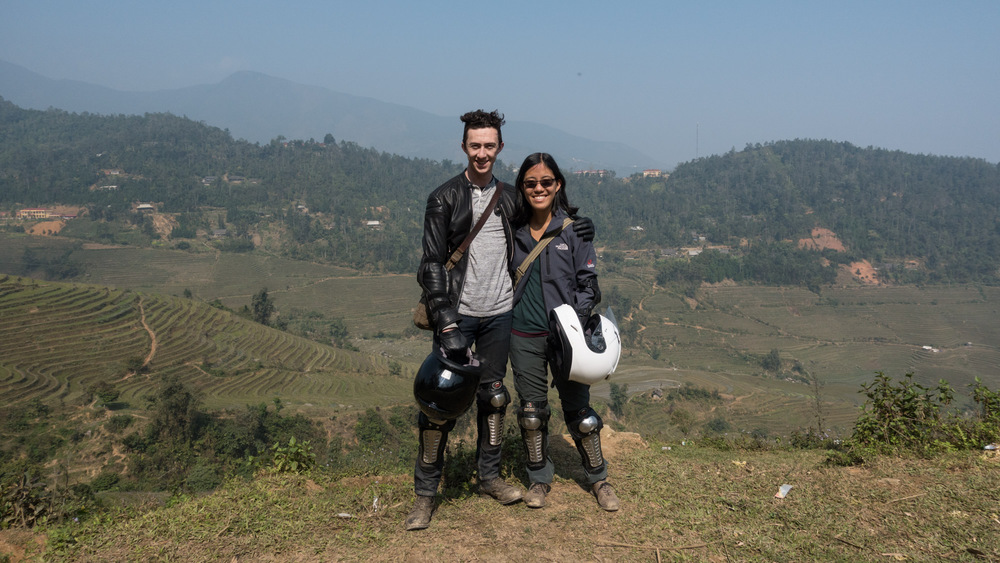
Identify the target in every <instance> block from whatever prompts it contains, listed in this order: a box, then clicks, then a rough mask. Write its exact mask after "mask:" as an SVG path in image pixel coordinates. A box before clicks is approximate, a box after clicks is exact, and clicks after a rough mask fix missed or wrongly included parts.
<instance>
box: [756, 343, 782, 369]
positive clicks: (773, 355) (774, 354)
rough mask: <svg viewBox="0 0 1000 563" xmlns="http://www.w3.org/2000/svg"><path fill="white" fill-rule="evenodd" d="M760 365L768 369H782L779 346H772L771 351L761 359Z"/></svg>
mask: <svg viewBox="0 0 1000 563" xmlns="http://www.w3.org/2000/svg"><path fill="white" fill-rule="evenodd" d="M760 367H762V368H764V369H766V370H767V371H778V370H779V369H781V353H780V352H778V349H777V348H772V349H771V351H770V352H768V354H767V355H766V356H764V358H763V359H762V360H761V361H760Z"/></svg>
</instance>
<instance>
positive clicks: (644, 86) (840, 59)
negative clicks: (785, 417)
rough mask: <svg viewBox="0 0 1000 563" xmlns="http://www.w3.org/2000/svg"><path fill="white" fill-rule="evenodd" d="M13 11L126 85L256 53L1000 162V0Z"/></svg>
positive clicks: (702, 135)
mask: <svg viewBox="0 0 1000 563" xmlns="http://www.w3.org/2000/svg"><path fill="white" fill-rule="evenodd" d="M0 14H2V18H0V59H3V60H6V61H8V62H11V63H14V64H18V65H21V66H24V67H26V68H28V69H29V70H32V71H34V72H37V73H39V74H42V75H44V76H47V77H49V78H57V79H58V78H65V79H74V80H82V81H86V82H91V83H95V84H100V85H104V86H109V87H112V88H117V89H121V90H157V89H166V88H180V87H184V86H192V85H196V84H205V83H214V82H218V81H220V80H222V79H223V78H225V77H226V76H228V75H229V74H231V73H233V72H235V71H238V70H252V71H257V72H262V73H264V74H268V75H271V76H275V77H279V78H285V79H288V80H292V81H294V82H299V83H303V84H312V85H318V86H324V87H327V88H330V89H332V90H337V91H341V92H345V93H348V94H354V95H359V96H367V97H371V98H376V99H378V100H382V101H386V102H392V103H396V104H402V105H406V106H411V107H414V108H418V109H421V110H425V111H428V112H431V113H434V114H438V115H454V116H456V117H457V116H458V115H459V114H461V113H463V112H465V111H467V110H469V109H474V108H478V107H482V108H485V109H494V108H498V109H500V111H502V112H504V113H505V114H506V116H507V118H508V120H514V121H533V122H537V123H544V124H546V125H550V126H553V127H556V128H558V129H561V130H563V131H566V132H569V133H572V134H575V135H579V136H581V137H586V138H590V139H596V140H606V141H619V142H624V143H627V144H629V145H632V146H634V147H636V148H637V149H640V150H642V151H643V152H645V153H646V154H648V155H650V156H652V157H654V158H656V159H658V160H659V161H662V162H663V163H664V164H665V165H666V166H668V167H672V166H673V165H674V164H676V163H678V162H683V161H687V160H691V159H693V158H695V157H696V156H708V155H711V154H719V153H722V152H726V151H728V150H730V149H732V148H735V149H737V150H740V149H742V148H743V147H744V146H745V145H746V144H747V143H758V142H759V143H763V142H768V141H775V140H784V139H795V138H810V139H832V140H836V141H848V142H851V143H854V144H856V145H860V146H869V145H871V146H876V147H882V148H888V149H893V150H903V151H906V152H913V153H925V154H938V155H949V156H973V157H978V158H985V159H986V160H988V161H990V162H993V163H996V162H1000V103H998V101H997V100H998V99H1000V94H998V93H1000V2H997V1H996V0H988V1H963V0H951V1H949V2H941V1H934V2H925V1H921V0H910V1H891V0H886V1H880V0H868V1H864V2H860V1H853V0H845V1H825V2H814V1H809V0H798V1H788V2H785V1H773V2H771V1H767V0H758V1H756V2H750V1H746V2H742V1H740V2H735V1H734V2H723V1H716V2H711V1H705V2H672V1H665V0H659V1H655V2H629V1H627V0H623V1H622V2H609V1H607V0H603V1H600V2H591V1H587V0H584V1H577V2H556V1H544V0H536V1H534V2H526V1H519V0H515V1H508V2H498V3H471V2H440V1H433V0H432V1H425V2H413V1H401V0H364V1H355V2H350V3H347V2H339V1H326V2H318V1H294V0H286V1H284V2H265V1H247V2H235V1H226V2H223V1H214V0H200V1H198V2H191V1H187V0H179V1H173V2H156V3H149V2H136V1H127V2H126V1H107V0H91V1H85V2H84V1H78V0H62V1H55V0H0ZM0 95H2V92H0ZM456 131H458V122H457V119H456ZM539 149H540V150H553V149H551V148H547V147H539ZM456 153H458V149H457V148H456ZM456 156H460V155H458V154H456Z"/></svg>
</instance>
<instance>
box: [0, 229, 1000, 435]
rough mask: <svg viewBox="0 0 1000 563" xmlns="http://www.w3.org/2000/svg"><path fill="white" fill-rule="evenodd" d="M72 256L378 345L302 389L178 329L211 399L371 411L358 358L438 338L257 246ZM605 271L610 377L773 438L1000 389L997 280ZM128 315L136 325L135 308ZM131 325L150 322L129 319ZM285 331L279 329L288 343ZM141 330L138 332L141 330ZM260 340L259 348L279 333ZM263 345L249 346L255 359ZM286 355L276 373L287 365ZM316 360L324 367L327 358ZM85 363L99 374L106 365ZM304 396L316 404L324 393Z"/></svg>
mask: <svg viewBox="0 0 1000 563" xmlns="http://www.w3.org/2000/svg"><path fill="white" fill-rule="evenodd" d="M2 242H3V244H0V262H7V261H16V260H17V259H18V258H19V256H20V254H22V253H23V249H24V248H25V247H32V248H35V249H36V251H37V252H38V253H39V254H43V253H45V252H49V253H53V252H60V250H59V245H67V244H70V243H69V242H67V241H65V240H62V239H60V238H59V237H30V236H13V235H6V236H5V238H3V239H2ZM72 257H73V260H74V261H76V262H77V263H79V264H80V265H81V266H82V268H83V269H84V271H85V272H86V274H85V275H86V278H85V279H86V280H88V282H90V283H93V284H96V285H97V286H107V287H110V288H115V289H116V290H118V291H124V290H126V289H132V290H134V291H137V292H141V293H143V294H144V295H146V294H147V293H148V294H150V295H149V296H148V297H149V298H152V294H155V295H159V296H163V299H165V300H166V299H167V297H166V296H168V295H169V296H180V295H182V294H184V293H185V291H188V292H190V294H191V295H192V296H193V299H183V298H176V299H174V300H172V301H169V303H177V304H184V305H186V306H190V307H194V306H195V304H196V303H201V304H202V305H203V304H204V303H205V302H210V301H214V300H218V301H219V302H220V303H222V304H223V305H225V306H227V307H229V308H231V309H240V308H242V307H244V306H246V305H248V304H249V302H250V298H251V296H252V295H253V294H254V293H255V292H257V291H258V290H259V289H261V288H262V287H267V288H268V291H269V294H270V296H271V297H272V299H273V300H274V302H275V304H276V306H277V309H278V312H279V315H280V316H282V317H283V318H290V319H304V318H315V319H318V321H319V322H326V321H330V320H332V319H342V320H343V322H344V324H345V326H346V327H347V329H348V332H349V336H350V343H351V345H353V346H355V347H357V348H358V349H359V350H361V351H362V352H364V353H366V354H367V356H359V357H363V358H368V359H358V360H354V359H351V360H348V359H347V358H354V357H355V356H356V355H352V354H351V353H348V352H345V351H342V350H335V351H334V352H335V353H336V357H337V358H339V359H335V360H332V361H333V362H334V365H336V366H337V367H333V368H328V367H317V368H309V369H310V370H311V372H309V373H308V375H307V377H306V378H305V379H303V380H302V381H299V382H292V379H295V378H296V377H298V375H304V374H307V372H305V371H304V370H305V369H306V368H305V367H304V366H305V365H306V364H303V363H301V361H299V363H295V362H291V363H288V364H287V365H286V364H284V362H285V360H284V359H280V358H273V359H271V360H261V361H262V365H261V366H260V367H259V368H258V367H256V364H253V367H252V369H251V367H250V365H251V364H250V361H249V360H246V359H242V360H239V359H237V356H239V355H240V354H241V353H240V352H238V350H240V349H241V348H243V347H245V346H247V345H248V344H247V343H246V342H243V343H241V342H239V340H238V339H235V337H234V339H233V340H232V341H229V342H226V343H222V342H220V341H219V338H221V336H217V337H215V338H214V339H210V344H211V346H213V347H217V346H220V345H223V344H224V346H228V347H229V348H228V350H229V351H228V352H225V351H215V350H213V351H209V352H202V351H200V347H201V346H203V345H204V344H203V343H202V341H203V340H205V337H204V335H203V334H195V333H190V334H186V335H185V334H182V335H179V336H177V338H179V339H181V340H183V338H188V337H190V338H192V340H191V341H190V342H187V343H186V344H183V345H182V344H177V345H176V346H175V348H176V347H180V348H181V349H183V350H185V352H186V353H188V352H189V353H188V355H187V357H184V358H172V359H169V360H168V359H167V358H168V356H167V354H168V353H169V352H167V351H165V352H163V355H161V356H160V358H159V359H156V358H154V360H153V362H152V363H151V367H152V368H153V369H154V371H156V370H160V371H171V372H174V371H176V372H177V373H179V374H183V375H184V377H191V378H193V379H191V381H198V384H199V387H201V386H205V388H206V389H207V390H209V391H210V392H211V393H212V394H213V395H214V397H213V398H212V399H211V400H212V401H213V402H214V403H215V404H223V403H226V402H227V401H229V402H230V403H236V404H239V403H240V401H245V400H249V399H252V398H254V397H260V398H263V399H264V400H269V399H270V398H271V397H273V396H281V397H282V399H283V400H287V401H289V402H290V403H292V404H300V403H303V402H306V400H305V399H299V398H297V397H296V395H298V396H304V395H309V396H312V395H313V394H314V392H315V390H316V389H319V390H320V391H319V396H320V397H324V398H323V399H322V400H320V401H319V404H326V403H324V401H328V404H353V405H370V404H374V403H373V400H372V398H373V397H376V396H377V395H376V394H371V396H370V397H369V398H367V399H366V398H365V397H364V395H365V394H366V391H365V388H361V389H355V388H352V387H350V385H351V383H353V382H356V381H357V380H358V378H357V377H355V376H354V375H351V374H356V373H357V372H356V371H355V370H357V369H361V370H362V371H364V368H363V367H359V366H363V365H367V364H366V363H365V362H373V363H371V365H373V366H375V368H374V369H375V373H376V374H377V373H383V374H384V373H387V369H388V366H389V364H391V363H393V362H395V363H397V364H398V365H400V366H402V367H403V368H404V369H405V370H413V369H415V368H416V367H417V366H418V365H419V363H420V361H422V359H423V357H424V356H425V355H426V353H427V349H428V344H429V336H428V334H427V333H424V332H421V331H417V330H415V329H413V328H412V327H411V325H410V307H411V306H412V304H413V303H415V302H416V300H417V297H418V288H417V285H416V282H415V280H414V279H413V277H412V276H408V275H360V274H358V273H357V272H355V271H352V270H348V269H344V268H337V267H332V266H328V265H324V264H316V263H311V262H304V261H295V260H289V259H285V258H280V257H274V256H268V255H263V254H259V253H249V254H232V253H215V252H196V253H192V252H182V251H174V250H165V249H137V248H130V247H100V246H90V247H83V248H80V249H78V250H76V251H74V252H73V254H72ZM609 270H611V271H609V272H607V273H606V274H605V275H602V282H601V284H602V289H603V290H604V294H605V302H606V303H611V304H612V305H613V306H614V307H615V311H616V314H618V316H619V318H620V319H621V320H622V324H623V328H625V329H626V330H627V333H628V334H627V337H628V338H627V346H626V351H625V355H624V357H623V358H622V361H621V364H620V366H619V370H618V372H617V373H616V374H615V377H614V381H615V382H617V383H619V384H627V385H628V386H629V392H630V394H632V395H635V394H639V393H644V392H650V391H652V390H655V389H670V388H672V387H677V386H679V385H681V384H682V383H685V382H687V383H691V384H693V385H695V386H698V387H702V388H706V389H710V390H717V391H719V392H720V393H722V394H723V395H724V397H725V398H726V403H725V404H724V405H715V409H712V408H711V407H707V408H705V409H701V410H703V411H706V412H704V413H701V414H699V416H708V415H709V414H711V416H717V415H722V416H724V417H725V418H726V419H727V420H728V421H729V422H730V423H731V424H732V425H733V426H734V427H735V428H738V429H746V430H753V429H760V428H765V429H767V430H768V431H769V432H772V433H787V432H789V431H790V430H794V429H796V428H803V427H807V426H815V425H816V424H818V421H817V416H821V418H822V421H823V423H824V425H825V426H826V427H828V428H830V429H831V430H833V431H835V432H837V433H838V434H841V435H843V434H844V433H846V432H848V431H849V430H850V426H851V424H852V423H853V420H854V418H855V416H856V414H857V407H858V406H859V405H860V403H861V399H862V397H861V396H860V395H859V393H858V391H859V389H860V385H861V384H862V383H865V382H867V381H870V380H871V379H872V377H873V375H874V373H875V372H877V371H884V372H885V373H887V374H890V375H893V376H896V377H899V376H902V374H904V373H908V372H912V373H914V374H915V377H916V380H917V381H919V382H922V383H924V384H932V383H935V382H936V381H937V380H938V379H942V378H944V379H947V380H948V381H949V382H951V384H952V385H953V386H954V387H955V388H956V389H957V390H958V391H959V397H958V401H959V403H960V404H967V402H968V397H967V394H965V390H966V385H967V384H969V383H971V382H972V381H973V380H974V378H975V377H977V376H978V377H980V378H982V379H983V381H984V382H985V383H986V384H987V385H988V386H989V387H990V388H997V387H1000V373H997V372H996V371H995V370H994V369H993V366H996V365H1000V328H998V326H1000V325H997V323H996V317H997V311H998V310H1000V289H998V288H995V287H989V286H985V287H980V286H959V285H951V286H925V287H918V286H870V285H864V284H859V283H855V282H853V281H850V280H845V281H843V282H842V283H838V284H835V285H833V286H829V287H825V288H823V289H822V291H821V293H820V294H818V295H817V294H816V293H813V292H810V291H807V290H805V289H801V288H781V287H764V286H752V285H740V286H737V285H726V284H716V285H703V286H702V287H701V288H699V289H697V290H696V291H695V292H694V294H693V297H691V296H689V295H688V293H687V292H686V290H685V291H682V289H680V288H675V287H673V286H666V287H660V286H657V285H655V283H654V282H653V280H654V279H655V272H654V271H653V270H652V269H651V268H649V267H648V266H646V265H644V263H643V262H642V261H638V260H637V261H630V262H628V263H627V264H626V265H625V266H620V267H617V268H613V269H612V268H609ZM39 283H41V282H39ZM616 295H617V296H618V297H617V298H616V297H615V296H616ZM133 300H134V297H133ZM167 302H168V301H164V303H167ZM151 306H152V305H151ZM164 306H165V305H164ZM624 307H628V308H629V310H623V308H624ZM152 310H155V309H152ZM213 311H215V313H214V314H220V313H221V312H219V311H217V310H213ZM5 316H6V315H5ZM152 319H153V323H154V325H155V324H156V323H159V322H163V321H159V320H157V318H156V317H155V316H154V317H152ZM132 322H133V323H137V321H136V320H135V318H134V317H133V318H132ZM167 322H169V321H167ZM185 323H187V321H183V322H181V323H180V324H185ZM241 326H242V325H241ZM133 328H135V329H137V328H138V325H137V324H133ZM261 328H262V327H261ZM239 331H245V329H243V328H240V329H239ZM266 332H267V334H272V333H274V331H270V330H267V331H266ZM138 334H139V336H142V334H143V333H142V332H139V333H138ZM277 334H280V333H274V334H273V335H272V336H270V337H269V338H279V337H278V336H277ZM314 336H315V337H317V338H318V337H319V336H322V335H321V334H320V335H319V336H316V335H314ZM286 337H287V335H286ZM132 338H137V337H136V336H135V334H133V336H132ZM143 338H145V343H142V342H137V343H136V344H134V345H133V348H128V349H125V348H123V349H122V350H121V351H120V352H118V354H119V357H117V358H115V359H114V360H113V361H111V359H110V358H109V359H107V360H105V363H110V364H116V362H117V364H120V363H122V362H124V361H125V360H127V359H128V358H129V357H130V356H140V355H141V356H142V357H145V354H147V353H148V352H149V349H148V346H149V341H148V335H147V336H144V337H143ZM252 341H253V342H259V343H261V344H262V345H263V344H264V343H266V342H267V340H261V339H252ZM290 341H293V342H296V343H298V344H296V345H297V346H298V345H302V346H313V345H314V343H311V342H308V341H305V340H301V339H295V338H292V339H291V340H290ZM326 341H327V342H329V340H328V339H327V340H326ZM925 346H926V347H930V349H925V348H924V347H925ZM328 349H329V348H328V347H324V346H318V347H317V350H328ZM772 350H776V351H777V352H778V354H779V356H780V358H781V366H780V369H778V370H770V371H769V370H765V369H764V368H763V367H762V364H761V360H762V358H763V357H764V356H766V355H767V354H769V353H770V352H771V351H772ZM324 353H330V352H316V351H313V352H310V353H309V354H307V355H310V354H318V355H319V356H322V354H324ZM206 354H207V359H208V360H209V362H210V363H212V364H217V363H218V362H219V361H222V362H229V363H228V364H226V365H216V366H215V367H216V368H219V369H222V370H223V371H228V372H237V371H239V372H240V373H249V372H247V371H246V370H250V371H251V372H254V373H255V374H256V375H242V376H241V377H246V378H247V379H246V380H245V381H246V382H257V383H256V385H257V387H256V389H255V390H247V391H244V390H243V389H242V387H243V385H242V383H243V382H244V381H243V380H242V379H240V378H234V377H229V378H228V380H227V382H226V383H225V384H223V382H222V381H217V380H215V379H213V378H209V379H207V381H201V380H199V379H198V377H200V376H199V373H198V370H197V369H195V368H194V367H192V365H198V364H201V363H202V362H203V361H204V360H205V359H206ZM261 354H262V353H261V352H252V351H249V350H246V351H243V352H242V355H243V356H250V357H252V358H255V357H258V356H260V355H261ZM264 355H265V356H269V355H270V353H267V354H264ZM310 357H311V356H310ZM227 358H229V359H227ZM371 358H378V359H379V360H378V361H377V362H376V361H373V360H371ZM337 362H345V363H343V364H338V363H337ZM351 362H353V363H351ZM279 364H281V365H282V367H281V368H280V369H278V368H276V367H275V366H277V365H279ZM320 364H321V365H322V366H327V364H325V363H323V362H322V361H321V362H320ZM114 369H117V368H114ZM114 369H111V371H114ZM317 369H318V370H320V371H321V372H323V373H328V372H329V371H333V372H335V373H341V374H348V375H346V376H345V378H346V381H347V383H344V384H342V385H340V386H339V387H337V386H334V385H333V384H332V383H331V381H328V380H327V379H323V378H321V379H323V382H322V383H312V384H310V383H307V381H308V380H309V378H312V379H313V380H315V379H316V378H317V377H318V376H317V375H316V374H315V373H312V372H315V371H316V370H317ZM87 370H89V371H91V372H94V371H97V370H96V368H94V367H88V368H87ZM268 370H270V371H268ZM324 370H326V371H324ZM105 371H107V370H105ZM118 377H121V375H118ZM327 377H328V376H324V378H327ZM329 377H334V376H329ZM376 380H380V379H379V378H378V377H376ZM262 381H266V382H270V383H271V384H273V388H269V389H264V388H262V387H261V386H260V385H261V383H260V382H262ZM386 381H387V382H386V383H384V384H378V385H376V388H377V389H378V392H379V393H381V395H378V399H379V402H381V404H386V403H387V402H389V401H388V399H389V398H399V399H400V400H401V401H408V400H409V389H408V385H407V383H406V381H405V378H389V379H388V380H386ZM238 382H239V385H237V383H238ZM310 385H314V387H310ZM325 386H329V387H325ZM385 386H389V387H392V388H391V389H389V388H388V387H385ZM40 388H41V387H40ZM251 389H253V388H251ZM323 389H329V390H330V391H324V390H323ZM333 389H337V390H336V391H333ZM355 391H357V392H359V393H361V394H362V396H361V397H358V398H354V397H350V398H341V399H326V398H325V397H327V395H328V394H329V395H332V396H334V397H343V396H344V395H345V394H350V393H353V392H355ZM228 394H232V395H233V396H232V397H227V395H228ZM594 394H595V395H596V396H598V397H602V398H604V399H605V400H607V399H609V397H610V393H609V385H608V384H606V383H605V384H600V385H596V386H595V387H594ZM817 394H818V395H819V402H818V403H817V400H816V399H817ZM257 400H259V399H257ZM308 402H312V403H315V401H314V400H312V399H310V400H309V401H308ZM720 408H721V410H720ZM666 410H667V407H664V408H662V409H659V410H657V409H654V408H649V409H643V411H644V412H643V413H641V414H640V413H634V414H635V415H636V416H637V417H638V420H635V419H633V420H632V421H631V423H632V424H636V423H639V426H637V427H636V428H635V429H636V430H639V431H642V432H645V433H648V432H660V431H662V432H668V431H669V432H668V435H669V436H674V433H673V431H672V430H670V429H669V428H665V426H667V425H666V424H665V421H666V420H667V417H668V413H666V412H665V411H666ZM709 410H711V411H712V412H711V413H708V412H707V411H709Z"/></svg>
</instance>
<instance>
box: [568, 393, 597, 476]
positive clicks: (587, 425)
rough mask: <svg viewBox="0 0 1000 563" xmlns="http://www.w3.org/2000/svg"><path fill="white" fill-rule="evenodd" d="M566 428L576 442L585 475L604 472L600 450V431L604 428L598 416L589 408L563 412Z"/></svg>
mask: <svg viewBox="0 0 1000 563" xmlns="http://www.w3.org/2000/svg"><path fill="white" fill-rule="evenodd" d="M563 415H564V416H565V417H566V426H567V427H569V433H570V435H571V436H572V437H573V441H574V442H576V449H577V450H578V451H579V452H580V457H582V458H583V468H584V469H585V470H586V471H587V473H593V474H597V473H600V472H601V471H603V470H604V466H605V464H604V452H603V451H602V450H601V429H602V428H604V421H603V420H601V417H600V415H598V414H597V412H596V411H595V410H594V409H592V408H590V407H586V408H582V409H580V410H579V411H576V412H573V413H568V412H564V413H563Z"/></svg>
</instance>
